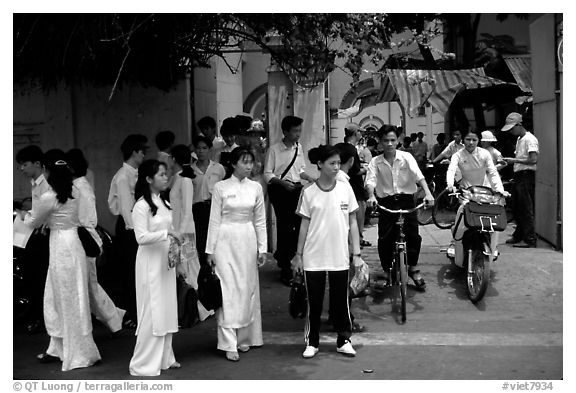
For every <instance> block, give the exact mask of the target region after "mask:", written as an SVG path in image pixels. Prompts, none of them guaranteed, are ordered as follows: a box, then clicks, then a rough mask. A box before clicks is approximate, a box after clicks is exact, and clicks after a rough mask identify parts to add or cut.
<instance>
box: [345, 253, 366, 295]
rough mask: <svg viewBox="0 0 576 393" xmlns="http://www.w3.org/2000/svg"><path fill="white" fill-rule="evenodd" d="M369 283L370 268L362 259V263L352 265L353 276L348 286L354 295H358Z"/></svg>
mask: <svg viewBox="0 0 576 393" xmlns="http://www.w3.org/2000/svg"><path fill="white" fill-rule="evenodd" d="M368 284H370V268H369V267H368V264H366V262H364V261H362V265H360V266H355V267H354V277H352V281H350V288H351V289H352V292H353V293H354V295H358V294H359V293H361V292H362V291H364V290H365V289H366V288H368Z"/></svg>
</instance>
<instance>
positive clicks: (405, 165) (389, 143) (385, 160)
mask: <svg viewBox="0 0 576 393" xmlns="http://www.w3.org/2000/svg"><path fill="white" fill-rule="evenodd" d="M378 137H379V138H380V144H381V145H382V146H383V148H384V152H383V153H382V154H381V155H379V156H377V157H375V158H373V159H372V161H370V165H368V173H367V174H366V189H367V190H368V195H369V196H370V198H369V199H368V203H369V204H371V205H376V204H379V205H381V206H384V207H386V208H388V209H391V210H398V209H410V208H413V207H414V206H415V202H414V193H415V192H416V190H417V186H418V185H420V186H421V187H422V188H423V189H424V192H425V193H426V196H425V200H426V201H427V203H430V204H433V203H434V197H433V196H432V194H431V193H430V190H429V189H428V185H427V184H426V179H424V176H423V175H422V172H421V171H420V168H418V164H417V163H416V159H414V157H413V156H412V154H410V153H407V152H403V151H399V150H396V145H397V144H398V134H397V129H396V127H394V126H388V125H385V126H382V128H380V130H378ZM416 214H417V213H416V212H413V213H410V214H406V215H404V234H405V236H406V248H407V252H406V254H407V257H408V274H409V276H410V277H411V278H412V280H413V281H414V284H415V285H416V287H417V288H418V289H420V290H424V289H425V288H426V283H425V282H424V278H423V277H422V275H421V274H420V271H419V270H418V269H416V265H417V264H418V257H419V255H420V246H421V244H422V237H421V236H420V234H419V233H418V220H417V216H416ZM396 221H397V215H396V214H390V213H388V212H385V211H381V212H380V218H379V220H378V255H379V257H380V263H381V265H382V269H383V270H384V275H385V276H386V277H388V273H389V271H390V267H391V265H392V259H393V257H394V247H395V242H396V239H397V237H398V226H397V225H396Z"/></svg>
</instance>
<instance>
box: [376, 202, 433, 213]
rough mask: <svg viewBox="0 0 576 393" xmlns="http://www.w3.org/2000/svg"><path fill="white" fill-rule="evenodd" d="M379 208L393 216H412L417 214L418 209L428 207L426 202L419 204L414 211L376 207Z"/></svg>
mask: <svg viewBox="0 0 576 393" xmlns="http://www.w3.org/2000/svg"><path fill="white" fill-rule="evenodd" d="M376 206H377V207H378V209H381V210H384V211H385V212H388V213H391V214H410V213H413V212H415V211H416V210H418V209H421V208H423V207H424V206H426V203H425V202H422V203H421V204H419V205H418V206H416V207H413V208H412V209H407V210H390V209H388V208H385V207H384V206H382V205H376Z"/></svg>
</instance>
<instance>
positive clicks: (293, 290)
mask: <svg viewBox="0 0 576 393" xmlns="http://www.w3.org/2000/svg"><path fill="white" fill-rule="evenodd" d="M288 311H289V313H290V316H291V317H292V318H300V319H302V318H304V317H305V316H306V313H307V311H308V295H307V293H306V285H305V284H304V276H303V275H302V274H297V275H296V277H294V279H293V280H292V283H291V286H290V297H289V299H288Z"/></svg>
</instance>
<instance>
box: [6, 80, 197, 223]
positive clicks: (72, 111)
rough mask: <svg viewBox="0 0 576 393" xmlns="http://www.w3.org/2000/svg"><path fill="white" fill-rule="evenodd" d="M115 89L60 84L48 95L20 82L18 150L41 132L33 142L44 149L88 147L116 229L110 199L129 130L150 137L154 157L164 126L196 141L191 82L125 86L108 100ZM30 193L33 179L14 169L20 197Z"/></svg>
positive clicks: (101, 198) (104, 216) (101, 211)
mask: <svg viewBox="0 0 576 393" xmlns="http://www.w3.org/2000/svg"><path fill="white" fill-rule="evenodd" d="M110 89H111V87H110V86H105V87H92V86H89V85H84V86H75V87H74V88H65V87H63V86H59V87H58V88H57V89H56V90H52V91H50V92H48V93H44V92H42V91H41V90H39V89H27V88H26V87H23V86H14V154H15V152H16V151H17V150H18V149H20V148H21V147H23V146H24V145H26V144H28V142H27V141H26V140H25V139H23V138H22V137H21V136H22V135H23V134H25V133H26V132H28V133H33V132H35V133H36V135H38V136H36V137H35V139H34V140H33V141H32V142H34V143H37V144H39V146H40V147H41V148H42V149H43V150H44V151H45V150H48V149H51V148H61V149H63V150H68V149H70V148H72V147H78V148H80V149H82V150H83V151H84V154H85V156H86V158H87V159H88V162H89V164H90V168H91V169H92V170H93V171H94V173H95V183H96V184H95V193H96V203H97V209H98V219H99V223H100V224H101V225H103V226H104V227H105V228H106V229H108V230H110V231H113V229H114V224H115V219H114V217H113V216H112V214H110V212H109V211H108V206H107V198H108V190H109V186H110V181H111V179H112V176H113V175H114V173H115V172H116V170H118V168H120V166H121V165H122V154H121V152H120V144H121V143H122V140H123V139H124V138H125V137H126V136H127V135H128V134H133V133H141V134H144V135H146V136H147V137H148V140H149V145H150V147H151V148H150V151H149V154H148V156H147V157H148V158H154V157H156V152H157V149H156V145H155V143H154V136H155V135H156V133H158V132H159V131H161V130H171V131H172V132H174V133H175V134H176V143H186V144H187V143H190V139H189V132H188V130H189V129H190V114H189V112H188V107H189V99H188V92H187V86H186V81H185V80H182V81H181V82H180V83H178V85H177V86H175V87H174V88H173V89H172V90H170V91H168V92H164V91H161V90H158V89H154V88H142V87H136V86H125V87H123V88H121V89H118V90H117V91H116V92H115V94H114V97H113V98H112V100H111V101H110V102H108V96H109V94H110ZM26 124H28V126H26ZM26 129H29V130H32V131H31V132H30V131H26ZM29 195H30V188H29V183H26V181H25V180H24V179H23V178H22V176H21V175H20V174H19V173H14V197H15V198H17V197H24V196H29Z"/></svg>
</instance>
